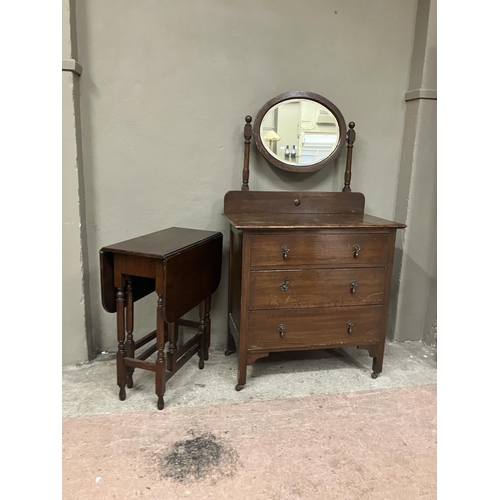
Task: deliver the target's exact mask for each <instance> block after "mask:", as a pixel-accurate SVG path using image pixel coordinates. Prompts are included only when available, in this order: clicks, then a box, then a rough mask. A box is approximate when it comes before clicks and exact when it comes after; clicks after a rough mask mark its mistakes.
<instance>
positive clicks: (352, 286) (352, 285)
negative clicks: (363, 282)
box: [350, 281, 358, 293]
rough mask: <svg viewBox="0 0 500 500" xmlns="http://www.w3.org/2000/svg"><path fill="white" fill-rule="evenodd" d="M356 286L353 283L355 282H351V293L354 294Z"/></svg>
mask: <svg viewBox="0 0 500 500" xmlns="http://www.w3.org/2000/svg"><path fill="white" fill-rule="evenodd" d="M357 286H358V284H357V283H356V282H355V281H351V285H350V287H351V293H356V288H357Z"/></svg>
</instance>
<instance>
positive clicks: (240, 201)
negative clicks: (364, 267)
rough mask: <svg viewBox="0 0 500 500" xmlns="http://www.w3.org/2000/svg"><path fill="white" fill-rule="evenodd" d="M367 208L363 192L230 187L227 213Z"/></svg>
mask: <svg viewBox="0 0 500 500" xmlns="http://www.w3.org/2000/svg"><path fill="white" fill-rule="evenodd" d="M364 210H365V196H364V195H363V193H347V192H343V193H322V192H317V191H229V192H227V193H226V196H225V197H224V213H225V214H226V215H229V214H238V213H254V214H255V213H268V214H360V215H362V214H363V213H364Z"/></svg>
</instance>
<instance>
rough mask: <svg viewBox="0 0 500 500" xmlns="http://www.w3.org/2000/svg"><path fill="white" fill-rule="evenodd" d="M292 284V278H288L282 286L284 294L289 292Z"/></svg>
mask: <svg viewBox="0 0 500 500" xmlns="http://www.w3.org/2000/svg"><path fill="white" fill-rule="evenodd" d="M289 284H290V278H287V279H286V280H285V282H284V283H283V284H282V285H281V286H280V289H281V291H282V292H284V291H285V290H288V285H289Z"/></svg>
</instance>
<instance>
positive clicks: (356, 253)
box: [352, 245, 361, 259]
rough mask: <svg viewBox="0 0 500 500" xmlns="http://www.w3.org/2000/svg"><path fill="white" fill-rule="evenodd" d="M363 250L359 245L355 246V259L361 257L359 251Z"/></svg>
mask: <svg viewBox="0 0 500 500" xmlns="http://www.w3.org/2000/svg"><path fill="white" fill-rule="evenodd" d="M360 250H361V247H360V246H359V245H354V246H353V247H352V251H353V252H354V258H355V259H357V258H358V257H359V251H360Z"/></svg>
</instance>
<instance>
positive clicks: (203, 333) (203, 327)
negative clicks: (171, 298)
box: [198, 300, 207, 370]
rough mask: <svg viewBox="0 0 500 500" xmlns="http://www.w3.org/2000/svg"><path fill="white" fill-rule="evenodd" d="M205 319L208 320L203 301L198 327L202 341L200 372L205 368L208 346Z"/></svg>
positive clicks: (199, 352) (199, 354)
mask: <svg viewBox="0 0 500 500" xmlns="http://www.w3.org/2000/svg"><path fill="white" fill-rule="evenodd" d="M205 318H206V301H205V300H203V301H202V302H201V303H200V326H199V327H198V333H201V340H200V350H199V351H198V356H199V357H200V360H199V362H198V368H199V369H200V370H203V368H204V367H205V359H207V358H206V357H205V348H206V345H207V325H206V323H205Z"/></svg>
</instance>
